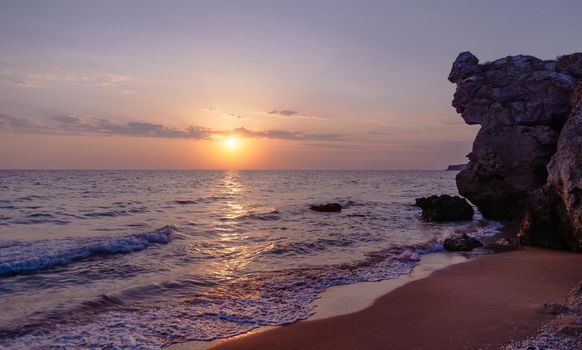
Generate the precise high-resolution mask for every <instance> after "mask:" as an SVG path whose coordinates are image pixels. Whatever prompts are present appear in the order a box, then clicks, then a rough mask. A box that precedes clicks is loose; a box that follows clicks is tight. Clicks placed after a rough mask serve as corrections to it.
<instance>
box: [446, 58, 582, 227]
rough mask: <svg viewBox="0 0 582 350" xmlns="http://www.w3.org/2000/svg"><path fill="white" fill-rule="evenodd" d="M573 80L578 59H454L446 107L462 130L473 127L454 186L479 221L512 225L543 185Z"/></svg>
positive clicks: (579, 72)
mask: <svg viewBox="0 0 582 350" xmlns="http://www.w3.org/2000/svg"><path fill="white" fill-rule="evenodd" d="M580 78H582V55H581V54H574V55H568V56H563V57H561V58H559V59H558V60H557V61H544V60H540V59H538V58H535V57H532V56H524V55H519V56H508V57H506V58H502V59H499V60H496V61H494V62H490V63H485V64H479V60H478V59H477V58H476V57H475V56H474V55H472V54H471V53H470V52H463V53H461V54H460V55H459V56H458V57H457V59H456V60H455V62H454V63H453V67H452V70H451V73H450V75H449V80H450V81H451V82H453V83H455V84H457V90H456V92H455V96H454V100H453V106H454V107H455V108H456V110H457V112H458V113H460V114H461V117H462V118H463V119H464V120H465V122H466V123H467V124H480V125H481V129H480V130H479V132H478V134H477V137H476V139H475V142H474V143H473V150H472V152H471V153H470V154H469V164H468V166H467V169H465V170H463V171H461V172H460V173H459V174H458V175H457V187H458V189H459V193H460V194H461V195H463V196H464V197H466V198H468V199H469V200H470V201H471V202H473V203H474V204H475V205H477V207H479V209H480V210H481V212H482V213H483V215H484V216H485V217H488V218H495V219H503V220H518V219H520V218H521V216H522V214H523V212H524V209H525V207H526V205H527V202H528V198H529V195H530V193H531V192H532V191H534V190H536V189H537V188H539V187H540V186H542V185H544V184H545V183H546V180H547V176H548V173H547V170H546V165H547V164H548V162H549V161H550V158H551V157H552V155H553V154H554V153H555V152H556V146H557V143H558V137H559V135H560V131H561V130H562V127H563V126H564V123H565V122H566V119H567V117H568V115H569V114H570V111H571V103H570V97H571V95H572V92H573V91H574V89H575V88H576V86H577V85H578V80H579V79H580Z"/></svg>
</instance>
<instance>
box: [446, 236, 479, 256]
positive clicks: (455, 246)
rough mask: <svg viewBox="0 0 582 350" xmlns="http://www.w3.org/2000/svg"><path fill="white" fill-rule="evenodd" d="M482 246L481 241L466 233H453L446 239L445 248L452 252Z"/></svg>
mask: <svg viewBox="0 0 582 350" xmlns="http://www.w3.org/2000/svg"><path fill="white" fill-rule="evenodd" d="M482 246H483V244H481V242H479V241H478V240H476V239H475V238H473V237H469V236H467V234H465V233H463V234H456V235H453V236H451V237H449V238H447V239H445V243H444V247H445V249H446V250H448V251H452V252H461V251H470V250H473V248H479V247H482Z"/></svg>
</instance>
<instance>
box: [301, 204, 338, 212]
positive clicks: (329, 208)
mask: <svg viewBox="0 0 582 350" xmlns="http://www.w3.org/2000/svg"><path fill="white" fill-rule="evenodd" d="M309 209H311V210H313V211H319V212H323V213H333V212H340V211H342V205H341V204H339V203H326V204H314V205H310V206H309Z"/></svg>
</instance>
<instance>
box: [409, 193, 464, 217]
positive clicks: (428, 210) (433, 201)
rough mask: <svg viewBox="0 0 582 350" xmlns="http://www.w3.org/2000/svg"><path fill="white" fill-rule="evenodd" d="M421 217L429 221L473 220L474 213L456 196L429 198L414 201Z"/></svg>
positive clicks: (462, 199)
mask: <svg viewBox="0 0 582 350" xmlns="http://www.w3.org/2000/svg"><path fill="white" fill-rule="evenodd" d="M416 205H417V206H418V207H420V208H421V209H422V217H423V218H424V219H426V220H429V221H461V220H471V219H473V214H475V211H474V210H473V207H471V205H470V204H469V203H467V201H466V200H465V199H464V198H461V197H458V196H449V195H442V196H430V197H423V198H417V199H416Z"/></svg>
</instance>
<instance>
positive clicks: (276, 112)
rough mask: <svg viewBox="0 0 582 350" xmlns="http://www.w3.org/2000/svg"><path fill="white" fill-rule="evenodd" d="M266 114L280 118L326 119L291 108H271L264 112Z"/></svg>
mask: <svg viewBox="0 0 582 350" xmlns="http://www.w3.org/2000/svg"><path fill="white" fill-rule="evenodd" d="M266 114H268V115H270V116H276V117H282V118H305V119H326V118H324V117H320V116H316V115H313V114H309V113H304V112H300V111H296V110H293V109H273V110H271V111H269V112H266Z"/></svg>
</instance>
